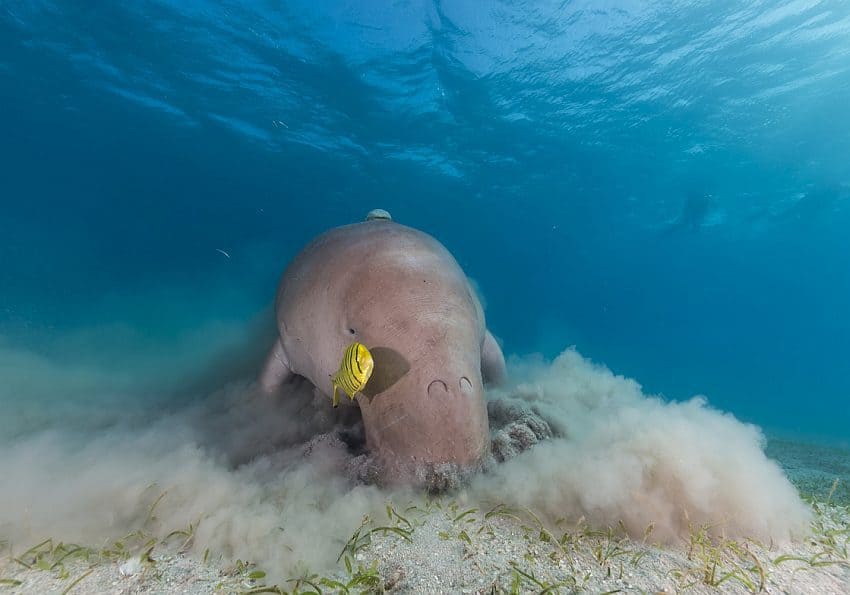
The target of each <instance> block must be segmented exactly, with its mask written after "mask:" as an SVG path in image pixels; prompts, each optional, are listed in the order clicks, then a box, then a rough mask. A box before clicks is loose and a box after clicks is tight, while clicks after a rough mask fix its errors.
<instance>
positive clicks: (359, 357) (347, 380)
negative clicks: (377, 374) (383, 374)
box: [331, 341, 375, 407]
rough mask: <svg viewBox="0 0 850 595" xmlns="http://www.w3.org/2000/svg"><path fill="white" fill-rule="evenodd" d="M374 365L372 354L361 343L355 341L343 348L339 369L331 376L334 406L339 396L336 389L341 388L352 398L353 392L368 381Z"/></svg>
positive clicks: (361, 387) (359, 389) (361, 388)
mask: <svg viewBox="0 0 850 595" xmlns="http://www.w3.org/2000/svg"><path fill="white" fill-rule="evenodd" d="M374 367H375V360H373V359H372V354H371V353H369V350H368V349H366V346H365V345H363V343H357V342H356V341H355V342H354V343H352V344H351V345H349V346H348V348H347V349H346V350H345V355H343V356H342V364H341V365H340V366H339V371H338V372H337V373H336V374H334V376H333V378H331V382H333V385H334V395H333V404H334V407H336V406H337V405H339V397H338V396H337V394H336V391H337V389H339V388H341V389H342V390H343V391H345V394H347V395H348V398H349V399H351V400H352V401H353V400H354V395H355V393H358V392H359V391H361V390H363V387H364V386H366V383H367V382H369V377H370V376H371V375H372V370H373V369H374Z"/></svg>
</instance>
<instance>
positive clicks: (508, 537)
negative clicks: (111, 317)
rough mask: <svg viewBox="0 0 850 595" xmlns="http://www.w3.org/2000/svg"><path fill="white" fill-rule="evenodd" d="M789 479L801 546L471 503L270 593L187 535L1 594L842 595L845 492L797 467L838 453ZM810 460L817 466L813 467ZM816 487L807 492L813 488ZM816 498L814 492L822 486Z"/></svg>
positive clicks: (55, 553)
mask: <svg viewBox="0 0 850 595" xmlns="http://www.w3.org/2000/svg"><path fill="white" fill-rule="evenodd" d="M768 450H769V451H773V452H774V453H779V454H786V455H787V456H788V464H787V465H786V470H787V471H789V472H790V474H791V478H792V480H793V481H795V483H797V485H800V486H802V487H803V488H804V489H809V488H811V487H812V486H815V484H816V482H818V483H817V487H822V488H823V490H824V491H823V495H822V498H821V500H820V501H818V500H812V501H810V502H809V503H808V506H809V507H810V508H811V512H812V516H811V527H810V531H809V533H808V534H807V535H806V536H805V537H803V538H800V539H796V540H793V541H788V542H784V543H773V542H768V543H764V542H761V541H758V540H755V539H747V538H740V537H739V538H736V539H727V538H725V537H723V536H722V534H721V535H718V534H716V533H715V534H712V533H711V531H710V528H709V527H707V526H693V527H692V530H691V532H690V534H689V535H685V536H683V537H682V538H681V539H680V540H679V541H678V542H673V543H665V544H661V543H658V542H656V541H655V540H654V539H653V529H652V527H651V526H648V527H647V530H646V532H645V534H644V536H643V537H641V538H636V537H634V536H632V537H628V536H626V535H625V533H624V531H623V530H622V529H623V527H621V526H620V527H607V528H600V527H593V526H590V525H588V524H587V523H586V522H585V521H584V520H583V519H578V520H577V521H576V522H571V523H570V522H566V521H559V522H556V523H554V524H550V523H544V522H542V521H541V520H540V519H539V518H538V517H537V516H536V515H535V514H534V513H533V512H532V511H530V510H521V509H512V508H509V507H507V506H504V505H500V504H495V505H494V506H493V507H491V508H489V509H486V510H485V509H483V508H477V507H474V506H470V505H469V502H468V501H467V495H466V492H465V491H463V490H461V491H458V492H455V493H454V494H452V495H445V496H441V497H436V498H429V497H427V496H425V495H422V494H420V495H416V494H413V497H412V498H411V499H410V500H408V501H406V502H398V501H392V502H390V501H387V503H386V510H385V511H383V512H382V514H380V515H375V516H374V518H372V517H368V516H364V518H363V519H362V520H361V523H360V525H359V526H358V527H357V528H356V529H355V531H354V532H353V533H352V534H351V535H345V534H342V535H340V536H339V539H338V544H337V545H338V550H339V554H340V557H339V562H338V564H337V565H336V568H335V570H332V571H330V572H326V573H325V574H323V575H317V574H312V573H311V572H310V571H309V570H308V569H306V568H304V569H303V571H302V572H296V573H294V574H292V575H291V577H290V578H283V579H280V580H274V581H272V580H269V578H268V575H267V574H266V570H268V569H264V568H260V567H258V566H256V565H255V564H254V563H252V562H251V561H250V560H246V561H243V560H238V559H237V560H231V559H225V558H224V557H223V556H221V555H217V554H216V553H214V552H211V551H210V550H204V551H200V550H199V548H198V547H197V546H196V544H195V543H194V539H195V535H194V534H193V528H192V527H191V526H190V527H187V528H185V529H182V530H177V531H174V532H172V533H171V534H169V535H165V536H153V535H149V534H147V533H145V532H143V531H139V532H136V533H133V534H130V535H127V536H124V537H123V538H121V539H116V540H111V541H110V542H109V543H107V544H106V545H101V546H100V547H94V548H79V549H77V546H69V545H63V544H59V543H54V542H52V541H49V542H47V543H43V544H39V545H36V546H35V547H34V548H33V549H31V550H30V551H27V552H19V551H18V552H15V554H14V555H13V554H12V552H11V551H9V550H10V549H11V548H10V546H8V544H7V545H6V549H7V552H5V553H4V555H3V557H2V559H0V590H2V591H5V592H9V593H122V594H125V593H126V594H130V593H192V594H200V593H310V592H321V593H337V592H342V593H349V592H350V593H361V592H368V593H381V592H397V593H573V592H587V593H615V592H620V593H678V592H692V593H716V592H717V593H720V592H722V593H743V592H765V593H818V594H825V593H835V594H843V593H847V592H850V558H848V549H850V543H848V542H850V508H848V507H847V506H846V505H844V504H842V503H826V502H825V500H827V499H830V500H831V499H833V498H835V497H836V495H841V494H842V490H841V488H840V487H839V486H842V485H843V484H845V483H846V478H843V477H842V478H836V480H833V481H832V482H827V483H823V481H822V480H823V479H824V478H825V477H826V475H827V474H828V471H826V470H824V469H819V468H816V467H814V468H807V467H803V466H801V465H802V462H803V461H806V460H814V459H817V460H823V461H827V466H829V464H830V461H832V462H833V463H836V462H837V463H838V464H841V462H842V461H844V458H843V457H845V455H846V453H845V452H844V451H843V450H837V449H836V450H832V449H830V448H828V447H824V446H814V445H807V444H803V443H795V442H788V441H779V442H778V443H777V444H775V445H774V446H772V447H771V448H769V449H768ZM813 457H814V459H813ZM813 478H816V479H813ZM821 484H823V485H821Z"/></svg>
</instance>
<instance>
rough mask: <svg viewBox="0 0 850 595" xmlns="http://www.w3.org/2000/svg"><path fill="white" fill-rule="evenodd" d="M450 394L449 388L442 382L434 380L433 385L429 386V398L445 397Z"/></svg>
mask: <svg viewBox="0 0 850 595" xmlns="http://www.w3.org/2000/svg"><path fill="white" fill-rule="evenodd" d="M448 393H449V387H448V385H447V384H446V383H445V382H443V381H442V380H434V381H433V382H432V383H431V384H429V385H428V396H429V397H439V396H445V395H447V394H448Z"/></svg>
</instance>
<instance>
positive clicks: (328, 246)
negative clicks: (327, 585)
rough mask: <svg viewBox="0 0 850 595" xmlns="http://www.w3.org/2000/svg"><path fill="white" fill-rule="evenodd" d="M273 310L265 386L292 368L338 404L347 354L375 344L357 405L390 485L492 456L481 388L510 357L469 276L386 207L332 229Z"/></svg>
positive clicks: (302, 259)
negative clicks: (274, 336) (488, 323)
mask: <svg viewBox="0 0 850 595" xmlns="http://www.w3.org/2000/svg"><path fill="white" fill-rule="evenodd" d="M275 314H276V317H277V325H278V332H279V337H278V340H277V341H276V343H275V345H274V347H273V348H272V350H271V353H270V354H269V356H268V358H267V360H266V364H265V367H264V369H263V372H262V375H261V378H260V384H261V386H262V388H263V390H264V391H265V392H267V393H273V392H274V391H275V390H276V389H277V388H278V387H279V386H280V385H281V384H282V383H283V382H284V381H285V380H287V378H288V377H289V376H290V375H293V374H296V375H300V376H303V377H305V378H307V379H308V380H310V382H312V383H313V385H314V386H316V387H317V388H318V389H319V390H320V391H322V392H323V393H324V394H326V395H327V396H328V399H329V401H330V399H331V396H332V395H333V394H334V383H335V382H336V383H339V382H340V378H341V376H340V374H341V373H342V372H340V370H341V367H340V362H341V361H342V358H343V354H345V353H352V351H351V350H350V349H349V350H348V351H347V349H348V348H349V347H350V346H351V345H352V343H355V342H356V343H360V344H362V345H363V346H365V348H367V350H368V351H367V352H366V353H368V354H370V355H371V357H372V359H373V360H374V368H373V371H372V372H371V376H370V377H369V379H368V381H367V382H365V385H364V386H362V388H360V390H359V392H357V393H356V401H357V404H358V405H359V407H360V410H361V413H362V416H363V426H364V429H365V433H366V445H367V447H368V449H369V450H370V451H371V453H372V454H373V455H374V457H375V460H376V462H377V463H378V467H379V469H380V478H381V480H382V481H383V482H385V483H418V482H421V481H426V480H427V478H428V477H429V475H430V474H432V473H433V472H434V471H435V470H438V469H439V470H443V471H441V472H444V470H445V469H457V470H470V469H475V468H477V467H478V466H479V465H480V464H481V462H482V461H483V459H484V458H485V456H486V455H487V454H488V452H489V447H490V436H489V427H488V421H487V405H486V402H485V397H484V385H485V383H496V382H500V381H502V380H503V379H504V377H505V360H504V357H503V355H502V351H501V349H500V348H499V346H498V344H497V343H496V340H495V338H494V337H493V335H492V334H490V332H488V331H487V329H486V327H485V324H484V312H483V310H482V308H481V304H480V303H479V301H478V298H477V297H476V295H475V292H474V291H473V290H472V288H471V286H470V284H469V281H468V280H467V278H466V275H465V274H464V273H463V271H462V270H461V268H460V266H459V265H458V263H457V261H456V260H455V259H454V258H453V257H452V255H451V254H450V253H449V251H448V250H446V248H445V247H443V245H442V244H440V243H439V242H438V241H437V240H435V239H434V238H433V237H431V236H430V235H428V234H426V233H424V232H421V231H418V230H416V229H412V228H410V227H406V226H404V225H399V224H398V223H395V222H393V221H392V220H391V218H390V216H389V213H387V212H386V211H382V210H376V211H372V212H371V213H370V215H369V216H368V217H367V220H366V221H363V222H361V223H355V224H352V225H346V226H343V227H338V228H335V229H331V230H330V231H328V232H326V233H324V234H322V235H320V236H319V237H317V238H315V239H314V240H313V241H312V242H311V243H310V244H308V245H307V246H306V247H305V248H304V249H303V250H302V251H301V252H300V253H299V254H298V255H297V256H296V257H295V258H294V259H293V261H292V262H291V263H290V264H289V266H288V267H287V269H286V271H285V272H284V274H283V277H282V278H281V281H280V285H279V287H278V291H277V298H276V301H275ZM345 367H346V365H345V363H343V368H345ZM349 367H350V364H349ZM358 386H359V385H358ZM343 401H347V399H343ZM330 406H331V403H330V402H329V403H328V407H330Z"/></svg>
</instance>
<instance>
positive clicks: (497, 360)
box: [481, 331, 508, 386]
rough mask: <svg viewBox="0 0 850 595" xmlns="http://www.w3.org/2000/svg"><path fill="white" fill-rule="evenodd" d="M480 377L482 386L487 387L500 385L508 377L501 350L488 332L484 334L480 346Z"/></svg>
mask: <svg viewBox="0 0 850 595" xmlns="http://www.w3.org/2000/svg"><path fill="white" fill-rule="evenodd" d="M481 377H482V378H483V379H484V384H486V385H489V386H496V385H499V384H502V383H503V382H504V381H505V380H506V379H507V377H508V373H507V370H506V369H505V356H504V355H503V354H502V348H501V347H499V344H498V343H497V342H496V337H494V336H493V334H492V333H491V332H490V331H487V332H486V333H485V335H484V344H483V345H482V346H481Z"/></svg>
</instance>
